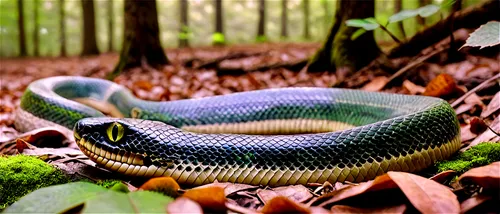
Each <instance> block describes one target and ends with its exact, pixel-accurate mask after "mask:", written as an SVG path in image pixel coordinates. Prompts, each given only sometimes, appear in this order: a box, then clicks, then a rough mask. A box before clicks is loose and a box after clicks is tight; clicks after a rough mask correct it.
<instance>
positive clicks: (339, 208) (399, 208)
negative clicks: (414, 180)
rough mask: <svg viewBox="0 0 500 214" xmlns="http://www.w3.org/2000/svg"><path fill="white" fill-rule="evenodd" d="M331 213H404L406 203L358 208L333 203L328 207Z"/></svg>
mask: <svg viewBox="0 0 500 214" xmlns="http://www.w3.org/2000/svg"><path fill="white" fill-rule="evenodd" d="M330 210H331V211H332V213H404V212H405V210H406V205H404V204H400V205H395V206H390V207H376V208H358V207H351V206H346V205H335V206H333V207H332V209H330Z"/></svg>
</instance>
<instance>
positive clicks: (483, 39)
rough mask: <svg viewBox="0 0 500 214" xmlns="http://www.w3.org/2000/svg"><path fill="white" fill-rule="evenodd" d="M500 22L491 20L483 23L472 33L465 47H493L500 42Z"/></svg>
mask: <svg viewBox="0 0 500 214" xmlns="http://www.w3.org/2000/svg"><path fill="white" fill-rule="evenodd" d="M499 32H500V22H498V21H491V22H488V23H486V24H484V25H481V27H479V28H478V29H477V30H476V31H474V32H473V33H471V34H470V36H469V38H468V39H467V41H466V42H465V44H464V46H462V48H463V47H479V48H480V49H482V48H485V47H492V46H495V45H498V44H500V36H499Z"/></svg>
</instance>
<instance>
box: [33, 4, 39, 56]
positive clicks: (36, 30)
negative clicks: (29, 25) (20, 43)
mask: <svg viewBox="0 0 500 214" xmlns="http://www.w3.org/2000/svg"><path fill="white" fill-rule="evenodd" d="M33 4H34V5H33V23H34V24H35V26H34V27H33V55H34V56H39V55H40V34H39V33H40V22H39V18H38V7H39V6H40V0H34V1H33Z"/></svg>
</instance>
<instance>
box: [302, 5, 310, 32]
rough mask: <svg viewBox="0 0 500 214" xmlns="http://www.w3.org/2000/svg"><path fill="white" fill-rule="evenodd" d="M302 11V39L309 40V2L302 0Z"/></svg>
mask: <svg viewBox="0 0 500 214" xmlns="http://www.w3.org/2000/svg"><path fill="white" fill-rule="evenodd" d="M303 4H304V5H303V6H304V7H303V9H304V38H305V39H309V38H310V37H311V35H310V34H309V0H303Z"/></svg>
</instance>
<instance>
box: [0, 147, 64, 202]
mask: <svg viewBox="0 0 500 214" xmlns="http://www.w3.org/2000/svg"><path fill="white" fill-rule="evenodd" d="M0 175H1V176H0V202H1V203H0V210H3V209H5V208H6V207H7V206H8V205H10V204H12V203H14V202H15V201H16V200H17V199H19V198H21V197H22V196H24V195H26V194H28V193H30V192H32V191H34V190H37V189H39V188H42V187H47V186H51V185H56V184H62V183H68V182H69V181H70V179H69V178H68V177H67V176H66V175H64V173H62V172H61V171H60V170H59V169H57V168H55V167H54V166H52V165H50V164H48V163H45V162H44V161H42V160H40V159H39V158H37V157H32V156H25V155H15V156H0Z"/></svg>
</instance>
